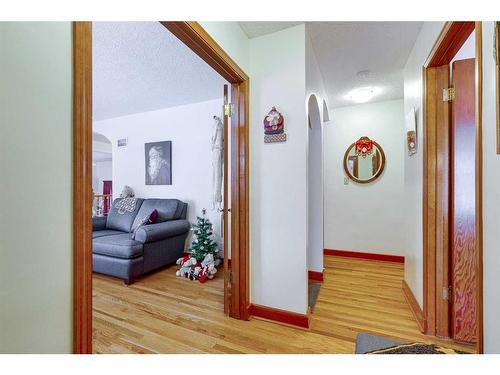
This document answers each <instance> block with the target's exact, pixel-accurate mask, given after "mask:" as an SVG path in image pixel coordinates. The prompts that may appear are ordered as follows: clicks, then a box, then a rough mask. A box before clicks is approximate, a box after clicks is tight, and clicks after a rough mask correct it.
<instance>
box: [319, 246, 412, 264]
mask: <svg viewBox="0 0 500 375" xmlns="http://www.w3.org/2000/svg"><path fill="white" fill-rule="evenodd" d="M323 254H324V255H334V256H338V257H348V258H358V259H370V260H380V261H383V262H393V263H403V264H404V262H405V257H404V256H400V255H387V254H374V253H362V252H359V251H347V250H335V249H324V250H323Z"/></svg>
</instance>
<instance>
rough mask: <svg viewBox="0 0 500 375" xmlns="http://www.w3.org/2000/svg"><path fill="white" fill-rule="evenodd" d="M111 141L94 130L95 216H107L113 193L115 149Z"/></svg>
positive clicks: (93, 206)
mask: <svg viewBox="0 0 500 375" xmlns="http://www.w3.org/2000/svg"><path fill="white" fill-rule="evenodd" d="M112 149H113V148H112V144H111V141H110V140H109V139H108V138H107V137H106V136H104V135H103V134H100V133H97V132H92V191H93V194H94V200H93V204H92V215H93V216H106V215H107V213H108V211H109V208H110V204H111V201H112V200H113V199H112V195H113V166H112V160H113V151H112Z"/></svg>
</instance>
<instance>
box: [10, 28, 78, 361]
mask: <svg viewBox="0 0 500 375" xmlns="http://www.w3.org/2000/svg"><path fill="white" fill-rule="evenodd" d="M0 35H1V37H2V39H0V43H1V45H0V51H1V53H0V81H1V82H2V83H1V85H0V106H1V107H0V116H1V118H0V123H1V129H2V131H1V135H0V171H1V176H2V178H1V180H0V195H1V196H2V197H3V198H4V199H3V202H2V208H1V210H0V213H1V214H0V232H1V233H0V258H1V261H0V301H1V302H0V304H1V307H0V352H1V353H6V352H8V353H69V352H71V351H72V330H73V327H72V288H73V284H72V270H73V264H72V260H73V256H72V252H73V249H72V201H71V192H72V180H71V178H72V170H71V169H72V167H71V163H72V129H71V123H72V120H71V116H72V111H71V105H72V83H71V82H72V78H71V75H72V71H71V67H72V47H71V40H72V39H71V38H72V33H71V24H70V23H69V22H35V23H24V22H12V23H1V22H0Z"/></svg>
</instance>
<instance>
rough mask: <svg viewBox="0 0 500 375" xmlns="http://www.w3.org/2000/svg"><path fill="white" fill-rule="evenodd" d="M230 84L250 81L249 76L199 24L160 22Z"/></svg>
mask: <svg viewBox="0 0 500 375" xmlns="http://www.w3.org/2000/svg"><path fill="white" fill-rule="evenodd" d="M160 23H161V24H162V25H163V26H165V27H166V28H167V29H168V30H170V32H171V33H172V34H174V35H175V36H176V37H177V38H179V39H180V40H181V41H182V42H183V43H184V44H185V45H186V46H188V47H189V48H191V49H192V50H193V52H195V53H196V54H197V55H198V56H200V57H201V58H202V59H203V60H205V62H206V63H207V64H208V65H210V66H211V67H212V68H213V69H214V70H215V71H216V72H217V73H219V74H220V75H221V76H222V77H224V78H225V79H226V80H227V81H228V82H230V83H242V82H245V81H248V76H247V75H246V74H245V72H244V71H243V70H242V69H241V68H240V67H239V66H238V64H236V63H235V62H234V60H233V59H231V57H229V55H228V54H227V53H226V52H225V51H224V50H223V49H222V48H221V47H220V46H219V45H218V44H217V42H215V40H214V39H213V38H212V37H211V36H210V34H208V33H207V32H206V31H205V29H203V27H201V25H200V24H199V23H198V22H192V21H187V22H183V21H163V22H160Z"/></svg>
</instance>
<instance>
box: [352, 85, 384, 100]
mask: <svg viewBox="0 0 500 375" xmlns="http://www.w3.org/2000/svg"><path fill="white" fill-rule="evenodd" d="M376 94H377V90H376V89H375V88H373V87H361V88H359V89H355V90H352V91H351V92H349V94H347V97H348V98H349V99H350V100H352V101H353V102H356V103H366V102H369V101H370V100H372V98H373V97H374V96H375V95H376Z"/></svg>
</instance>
